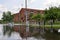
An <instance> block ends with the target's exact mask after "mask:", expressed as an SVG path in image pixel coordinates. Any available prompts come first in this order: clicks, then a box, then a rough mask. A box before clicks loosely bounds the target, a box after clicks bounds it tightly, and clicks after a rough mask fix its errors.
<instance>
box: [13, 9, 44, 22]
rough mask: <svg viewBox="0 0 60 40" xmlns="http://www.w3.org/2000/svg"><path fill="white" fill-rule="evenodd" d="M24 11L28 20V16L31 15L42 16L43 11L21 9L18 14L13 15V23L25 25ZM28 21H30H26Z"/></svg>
mask: <svg viewBox="0 0 60 40" xmlns="http://www.w3.org/2000/svg"><path fill="white" fill-rule="evenodd" d="M26 11H27V18H28V19H29V15H30V14H31V13H32V14H33V15H36V14H38V13H41V14H43V13H44V10H37V9H29V8H27V9H26V8H22V9H21V10H20V11H19V13H16V14H14V19H13V21H14V22H21V23H25V22H26ZM28 21H30V19H29V20H28Z"/></svg>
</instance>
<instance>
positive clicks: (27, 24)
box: [25, 0, 29, 40]
mask: <svg viewBox="0 0 60 40" xmlns="http://www.w3.org/2000/svg"><path fill="white" fill-rule="evenodd" d="M25 8H26V10H25V16H26V40H27V35H28V34H27V33H28V32H29V21H28V12H27V0H25Z"/></svg>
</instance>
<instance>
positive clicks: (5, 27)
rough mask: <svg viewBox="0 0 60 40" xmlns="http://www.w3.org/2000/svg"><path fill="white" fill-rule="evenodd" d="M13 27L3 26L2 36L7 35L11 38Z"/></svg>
mask: <svg viewBox="0 0 60 40" xmlns="http://www.w3.org/2000/svg"><path fill="white" fill-rule="evenodd" d="M13 31H14V30H13V27H9V26H3V35H6V34H8V36H11V33H12V32H13Z"/></svg>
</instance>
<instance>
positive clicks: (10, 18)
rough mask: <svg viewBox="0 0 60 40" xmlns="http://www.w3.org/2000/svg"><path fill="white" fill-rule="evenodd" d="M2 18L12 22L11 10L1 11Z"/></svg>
mask: <svg viewBox="0 0 60 40" xmlns="http://www.w3.org/2000/svg"><path fill="white" fill-rule="evenodd" d="M2 20H3V21H4V22H12V21H13V15H11V12H10V11H8V12H3V17H2Z"/></svg>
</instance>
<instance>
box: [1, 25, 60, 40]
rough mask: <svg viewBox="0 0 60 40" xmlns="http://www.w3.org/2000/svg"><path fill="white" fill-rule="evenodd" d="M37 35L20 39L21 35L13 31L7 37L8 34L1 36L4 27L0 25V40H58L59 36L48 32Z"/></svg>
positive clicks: (59, 39)
mask: <svg viewBox="0 0 60 40" xmlns="http://www.w3.org/2000/svg"><path fill="white" fill-rule="evenodd" d="M7 30H8V29H7ZM35 31H36V30H35ZM39 33H40V34H39ZM39 33H38V34H36V36H31V37H27V38H22V37H21V35H20V34H19V33H18V32H15V31H13V32H12V33H11V35H10V36H8V32H7V33H6V34H5V35H3V34H4V26H3V25H1V24H0V40H60V34H58V33H50V32H46V33H44V34H41V32H39Z"/></svg>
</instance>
